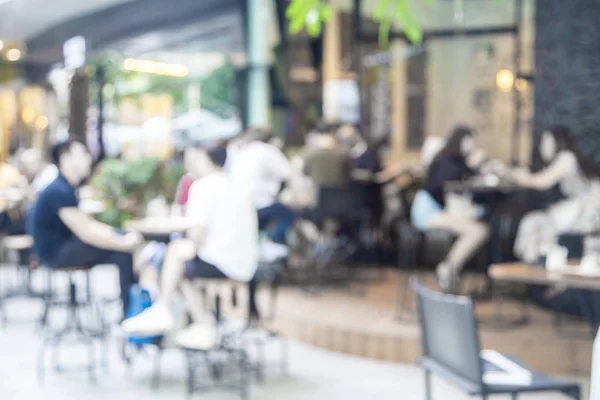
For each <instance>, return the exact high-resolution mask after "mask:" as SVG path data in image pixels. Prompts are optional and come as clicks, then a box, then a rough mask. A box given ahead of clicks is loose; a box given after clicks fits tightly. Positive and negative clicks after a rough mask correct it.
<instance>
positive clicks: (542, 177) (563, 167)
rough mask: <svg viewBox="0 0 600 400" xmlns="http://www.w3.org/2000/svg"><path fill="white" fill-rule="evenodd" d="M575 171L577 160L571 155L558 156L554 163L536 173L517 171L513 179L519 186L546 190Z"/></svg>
mask: <svg viewBox="0 0 600 400" xmlns="http://www.w3.org/2000/svg"><path fill="white" fill-rule="evenodd" d="M576 171H577V159H576V158H575V156H574V155H573V154H572V153H562V154H559V155H558V156H557V157H556V158H555V159H554V161H553V162H552V163H551V164H550V165H549V166H547V167H546V168H544V169H543V170H541V171H540V172H537V173H531V172H529V171H527V170H517V171H515V172H514V174H513V177H514V179H515V181H516V182H517V183H518V184H519V185H521V186H525V187H528V188H531V189H536V190H548V189H550V188H552V187H553V186H555V185H556V184H558V183H559V182H560V181H561V180H562V179H564V177H565V176H569V175H571V174H573V173H575V172H576Z"/></svg>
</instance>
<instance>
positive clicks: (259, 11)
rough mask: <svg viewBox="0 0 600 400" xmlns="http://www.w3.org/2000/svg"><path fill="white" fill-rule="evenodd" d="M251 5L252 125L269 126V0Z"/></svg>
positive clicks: (249, 10)
mask: <svg viewBox="0 0 600 400" xmlns="http://www.w3.org/2000/svg"><path fill="white" fill-rule="evenodd" d="M247 2H248V38H249V40H248V93H247V99H248V103H247V104H248V125H249V126H267V125H268V124H269V112H268V110H269V104H270V101H269V76H268V67H269V29H270V20H269V15H268V12H269V10H270V9H271V7H270V5H269V4H267V2H266V0H247Z"/></svg>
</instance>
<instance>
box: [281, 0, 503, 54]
mask: <svg viewBox="0 0 600 400" xmlns="http://www.w3.org/2000/svg"><path fill="white" fill-rule="evenodd" d="M453 1H454V2H455V5H456V7H457V8H462V7H463V6H464V0H453ZM493 1H495V2H499V1H500V0H493ZM377 2H378V3H377V7H376V9H375V11H374V13H373V19H374V20H375V21H376V22H378V23H379V45H380V46H382V47H387V45H388V39H389V34H390V30H391V28H392V25H393V23H394V22H396V23H398V24H400V25H401V26H402V29H403V30H404V33H405V34H406V36H407V37H408V39H409V40H410V41H412V42H413V43H418V42H420V41H421V40H422V39H423V29H422V27H421V24H420V22H419V20H418V18H417V15H416V13H415V11H414V9H413V5H414V3H422V4H425V5H427V6H435V5H437V2H438V0H377ZM331 15H332V12H331V8H330V6H329V5H328V4H327V3H326V0H292V1H291V3H290V5H289V7H288V9H287V10H286V17H287V18H288V20H289V21H290V25H289V30H290V33H292V34H296V33H299V32H301V31H302V30H306V32H307V33H308V34H309V35H310V36H313V37H315V36H319V35H320V34H321V30H322V26H323V24H325V23H326V22H327V21H329V19H330V18H331Z"/></svg>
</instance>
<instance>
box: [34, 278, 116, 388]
mask: <svg viewBox="0 0 600 400" xmlns="http://www.w3.org/2000/svg"><path fill="white" fill-rule="evenodd" d="M46 269H47V270H48V281H47V284H48V286H47V291H48V295H47V296H46V297H45V307H44V312H43V315H42V318H41V325H42V327H43V328H44V334H45V335H44V336H45V337H44V339H43V341H42V345H41V347H40V351H39V354H38V378H39V379H40V381H42V380H43V378H44V374H45V364H46V362H45V361H46V350H47V349H48V347H50V350H52V353H53V367H54V369H55V371H56V372H63V371H65V370H66V369H65V368H64V367H63V366H61V364H60V362H59V347H60V345H61V344H62V343H63V342H65V341H66V340H67V339H68V338H69V337H71V338H72V340H70V341H71V342H75V343H82V344H84V345H85V346H86V347H87V348H88V354H89V357H88V363H87V364H85V365H82V366H70V368H69V369H72V370H77V369H84V370H87V371H88V372H89V378H90V382H95V381H96V369H97V367H98V363H97V362H96V349H95V343H94V340H96V339H99V340H100V341H101V342H102V344H103V345H104V346H103V348H102V349H101V352H102V354H103V357H102V358H103V360H102V361H101V362H102V364H103V365H104V366H106V365H107V353H108V351H107V348H106V347H107V341H106V339H107V329H106V326H105V323H104V321H103V316H102V313H101V312H100V308H99V307H98V305H97V304H95V303H94V302H93V299H92V294H91V285H90V269H91V267H88V266H79V267H66V268H60V269H50V268H46ZM78 273H79V274H83V275H84V277H85V298H84V299H80V298H78V295H77V289H78V287H77V284H76V280H75V279H74V278H75V274H78ZM56 274H67V277H68V282H69V283H68V288H69V289H68V290H69V292H68V296H67V297H66V298H64V297H62V298H59V297H58V296H57V295H56V293H54V291H53V284H52V283H53V282H52V281H53V276H54V275H56ZM59 307H64V308H66V309H67V321H66V323H65V324H64V326H63V327H62V328H60V329H59V330H52V329H50V327H49V326H48V325H49V324H48V316H49V313H50V311H51V310H52V309H54V308H59ZM86 307H87V308H89V309H90V310H91V311H94V312H96V313H97V321H98V326H97V327H84V326H83V323H82V318H81V311H82V310H83V309H84V308H86Z"/></svg>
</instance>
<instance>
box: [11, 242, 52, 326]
mask: <svg viewBox="0 0 600 400" xmlns="http://www.w3.org/2000/svg"><path fill="white" fill-rule="evenodd" d="M0 246H1V250H2V253H3V257H2V260H3V264H4V265H5V266H7V267H11V268H12V272H14V275H13V278H14V279H12V281H11V282H8V280H4V279H3V280H2V283H11V284H12V286H11V287H10V288H7V287H2V289H4V292H3V293H2V294H0V314H1V315H2V317H1V321H2V323H4V324H6V323H7V322H8V317H7V315H6V310H5V303H6V301H7V300H9V299H13V298H17V297H23V298H38V299H41V298H43V296H44V294H43V293H39V292H36V291H34V290H33V288H32V285H31V264H30V260H29V251H30V250H31V249H32V248H33V238H32V237H31V236H29V235H14V236H5V237H3V238H2V239H1V242H0ZM2 286H4V285H2Z"/></svg>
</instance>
